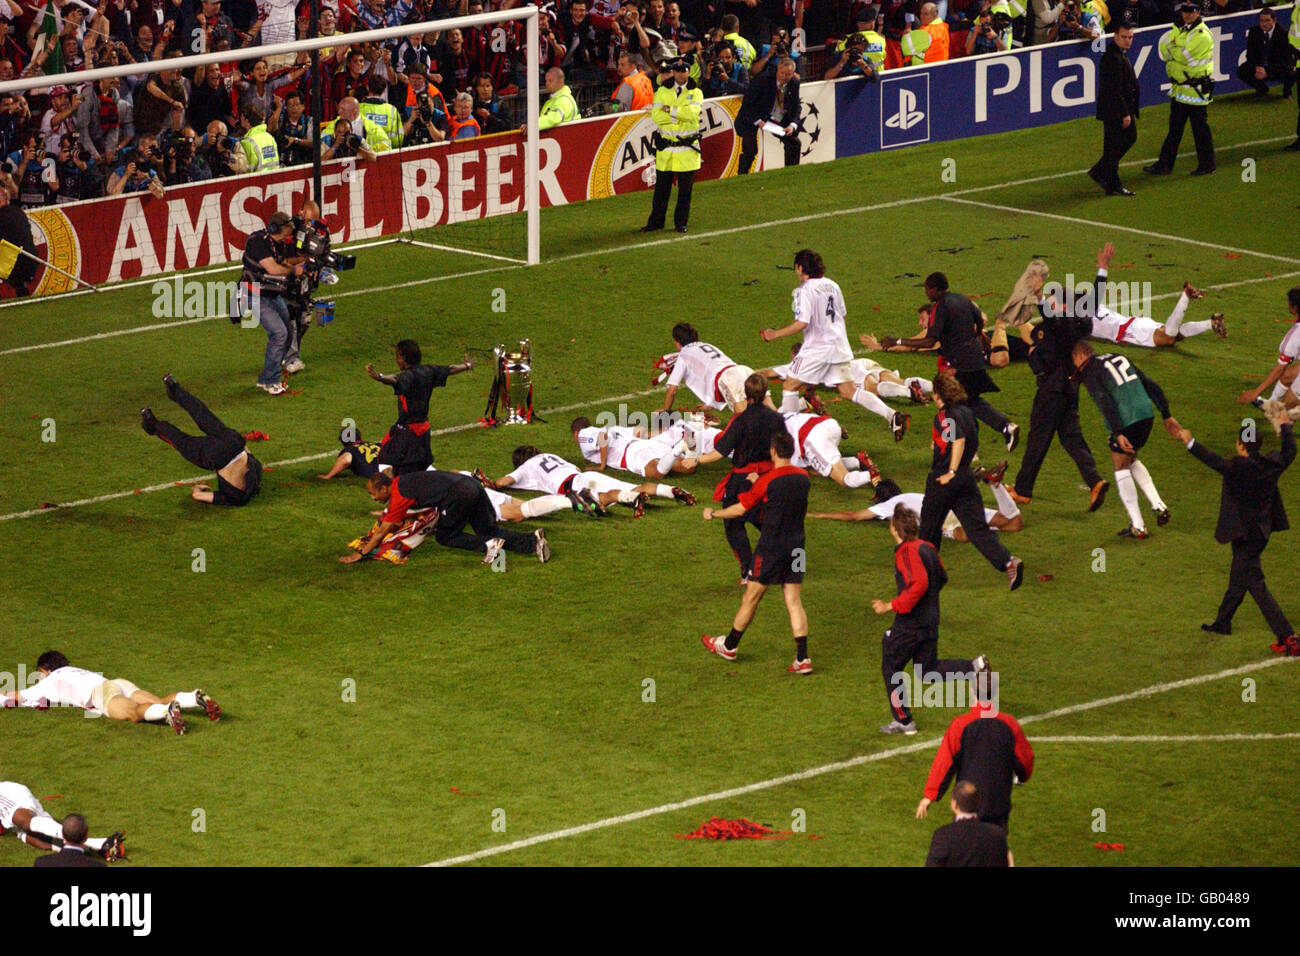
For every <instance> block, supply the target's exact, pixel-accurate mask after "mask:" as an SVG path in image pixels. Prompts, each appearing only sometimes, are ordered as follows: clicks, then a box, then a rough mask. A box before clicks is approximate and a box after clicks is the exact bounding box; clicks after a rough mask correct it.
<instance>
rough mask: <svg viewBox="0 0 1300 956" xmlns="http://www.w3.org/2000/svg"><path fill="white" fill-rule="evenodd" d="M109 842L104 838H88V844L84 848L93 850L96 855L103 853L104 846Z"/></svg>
mask: <svg viewBox="0 0 1300 956" xmlns="http://www.w3.org/2000/svg"><path fill="white" fill-rule="evenodd" d="M107 842H108V840H106V839H104V838H103V837H86V842H85V844H84V846H85V847H86V849H87V850H91V851H93V852H94V853H96V854H98V853H102V852H103V850H104V844H105V843H107Z"/></svg>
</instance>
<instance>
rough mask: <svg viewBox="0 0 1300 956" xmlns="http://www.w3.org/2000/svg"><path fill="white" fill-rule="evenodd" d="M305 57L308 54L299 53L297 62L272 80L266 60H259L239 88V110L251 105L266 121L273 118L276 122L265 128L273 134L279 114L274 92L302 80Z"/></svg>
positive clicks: (306, 65) (304, 71)
mask: <svg viewBox="0 0 1300 956" xmlns="http://www.w3.org/2000/svg"><path fill="white" fill-rule="evenodd" d="M307 56H308V54H307V53H305V52H303V53H299V54H298V59H299V62H297V63H295V64H294V65H293V66H292V67H290V68H289V70H287V71H286V72H284V73H281V74H280V75H279V76H276V77H274V78H272V77H271V67H270V66H269V65H268V63H267V62H266V60H264V59H259V60H258V61H257V62H256V63H254V64H253V69H252V70H250V71H249V74H248V78H247V79H245V80H244V81H243V82H242V83H241V84H240V86H239V108H240V109H241V110H242V109H243V108H244V107H245V106H248V105H250V104H251V105H253V106H256V107H257V108H258V109H259V110H261V112H262V115H263V116H265V117H267V118H268V119H270V118H272V117H275V118H276V122H273V123H268V124H267V128H268V129H269V130H270V131H271V132H275V130H276V125H277V123H278V116H277V114H278V112H279V106H278V98H277V97H276V95H275V94H276V91H277V90H283V89H285V88H286V87H290V86H293V85H295V84H296V83H297V82H298V81H299V80H301V79H302V77H303V75H304V74H305V73H306V72H307V67H308V63H307V62H306V59H307Z"/></svg>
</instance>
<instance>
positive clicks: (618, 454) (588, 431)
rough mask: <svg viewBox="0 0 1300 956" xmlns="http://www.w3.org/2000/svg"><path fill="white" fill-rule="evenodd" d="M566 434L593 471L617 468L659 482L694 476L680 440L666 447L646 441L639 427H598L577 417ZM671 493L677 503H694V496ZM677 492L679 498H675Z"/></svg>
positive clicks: (692, 463)
mask: <svg viewBox="0 0 1300 956" xmlns="http://www.w3.org/2000/svg"><path fill="white" fill-rule="evenodd" d="M569 434H570V435H572V436H573V440H574V441H575V442H577V443H578V451H580V452H581V453H582V457H583V458H585V459H586V460H587V461H589V462H591V463H592V464H593V465H595V466H596V467H595V469H594V470H596V471H604V470H605V469H606V468H617V469H618V470H619V471H630V472H631V473H632V474H634V475H636V476H638V477H640V478H649V479H650V480H651V481H659V480H660V479H662V478H667V477H668V476H669V475H693V474H695V469H696V467H697V466H698V462H697V461H696V460H695V459H694V458H693V457H687V456H689V455H690V449H688V448H687V447H686V445H685V442H684V441H683V440H679V441H677V442H676V443H674V444H669V443H668V442H667V441H664V440H662V439H658V438H654V439H652V438H647V437H646V436H645V434H644V433H643V432H642V431H641V429H639V428H621V427H618V426H611V427H609V428H597V427H596V426H594V425H592V424H591V421H590V420H589V419H587V418H581V417H579V418H575V419H574V420H573V422H572V423H571V424H570V425H569ZM588 470H591V469H588ZM672 491H673V497H674V498H677V500H678V501H684V502H685V503H686V504H692V505H693V504H695V500H694V498H693V496H691V495H689V494H688V493H687V492H685V491H681V489H680V488H674V489H672ZM679 491H680V492H681V495H682V497H678V496H677V493H678V492H679Z"/></svg>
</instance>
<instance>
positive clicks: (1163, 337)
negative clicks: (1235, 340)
mask: <svg viewBox="0 0 1300 956" xmlns="http://www.w3.org/2000/svg"><path fill="white" fill-rule="evenodd" d="M1203 298H1205V293H1204V292H1202V291H1201V290H1200V289H1198V288H1196V287H1195V286H1193V285H1192V284H1191V283H1190V282H1184V283H1183V291H1182V294H1181V295H1179V296H1178V302H1177V303H1176V304H1175V305H1174V310H1173V311H1172V312H1170V313H1169V318H1167V319H1165V321H1163V322H1157V321H1156V320H1155V319H1149V318H1147V317H1146V316H1145V315H1123V314H1121V313H1119V312H1115V311H1113V310H1111V309H1110V308H1109V307H1107V306H1106V304H1105V303H1104V302H1098V303H1097V307H1096V309H1095V310H1094V312H1095V314H1094V315H1093V318H1092V337H1093V338H1094V339H1104V340H1105V341H1107V342H1118V343H1121V344H1123V345H1140V346H1141V347H1142V348H1148V349H1154V348H1164V347H1166V346H1170V345H1174V344H1176V343H1177V342H1178V340H1179V339H1186V338H1190V337H1191V336H1193V335H1201V334H1203V333H1205V332H1210V331H1213V332H1214V334H1215V335H1217V336H1218V337H1219V338H1221V339H1226V338H1227V337H1228V325H1227V322H1226V321H1225V320H1224V318H1223V313H1222V312H1215V313H1214V314H1213V315H1212V316H1210V317H1209V319H1206V320H1204V321H1201V322H1185V321H1184V320H1183V316H1184V315H1185V314H1186V312H1187V306H1188V305H1189V304H1190V303H1191V302H1192V301H1193V300H1194V299H1203Z"/></svg>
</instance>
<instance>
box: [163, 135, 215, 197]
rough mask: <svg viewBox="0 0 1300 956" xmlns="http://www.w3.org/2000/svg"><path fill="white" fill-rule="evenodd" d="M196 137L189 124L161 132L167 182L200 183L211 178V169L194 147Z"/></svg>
mask: <svg viewBox="0 0 1300 956" xmlns="http://www.w3.org/2000/svg"><path fill="white" fill-rule="evenodd" d="M197 139H198V137H197V136H195V135H194V129H193V127H190V126H186V127H185V128H184V129H180V130H168V131H166V132H164V133H163V146H162V154H163V172H164V173H165V175H166V177H167V181H168V182H169V183H172V184H180V183H201V182H203V181H205V180H208V179H211V178H212V170H210V169H209V168H208V164H207V163H205V162H204V161H203V157H202V156H200V155H199V153H198V151H197V149H196V148H195V143H196V141H197Z"/></svg>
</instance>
